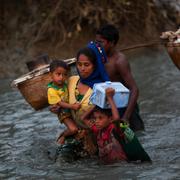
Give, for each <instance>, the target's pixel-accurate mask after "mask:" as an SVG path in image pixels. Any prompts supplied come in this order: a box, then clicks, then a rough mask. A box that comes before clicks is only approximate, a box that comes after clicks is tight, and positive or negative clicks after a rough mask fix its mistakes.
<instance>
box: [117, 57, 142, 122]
mask: <svg viewBox="0 0 180 180" xmlns="http://www.w3.org/2000/svg"><path fill="white" fill-rule="evenodd" d="M116 67H117V71H118V73H119V74H120V76H121V78H122V80H123V82H124V85H125V86H126V87H127V88H128V89H129V90H130V96H129V102H128V106H127V108H126V111H125V113H124V115H123V117H122V119H125V120H129V118H130V116H131V114H132V112H133V110H134V108H135V105H136V102H137V99H138V95H139V90H138V87H137V85H136V82H135V80H134V78H133V76H132V73H131V69H130V65H129V63H128V61H127V60H126V58H125V56H123V55H121V56H120V57H119V59H118V60H117V61H116Z"/></svg>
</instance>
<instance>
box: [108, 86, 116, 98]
mask: <svg viewBox="0 0 180 180" xmlns="http://www.w3.org/2000/svg"><path fill="white" fill-rule="evenodd" d="M114 94H115V90H114V89H113V88H110V87H108V88H106V96H107V97H113V96H114Z"/></svg>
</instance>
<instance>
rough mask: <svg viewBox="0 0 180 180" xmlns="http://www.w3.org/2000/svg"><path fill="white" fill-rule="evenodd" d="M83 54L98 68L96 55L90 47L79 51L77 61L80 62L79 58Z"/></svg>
mask: <svg viewBox="0 0 180 180" xmlns="http://www.w3.org/2000/svg"><path fill="white" fill-rule="evenodd" d="M81 54H83V55H85V56H87V57H88V59H89V60H90V61H91V63H92V64H93V65H94V66H96V54H95V53H94V51H93V50H92V49H90V48H88V47H85V48H82V49H80V50H79V51H78V53H77V55H76V59H77V61H78V59H79V56H80V55H81Z"/></svg>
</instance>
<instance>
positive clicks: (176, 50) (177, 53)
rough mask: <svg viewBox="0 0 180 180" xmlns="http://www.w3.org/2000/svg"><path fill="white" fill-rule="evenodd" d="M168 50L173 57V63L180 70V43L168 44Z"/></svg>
mask: <svg viewBox="0 0 180 180" xmlns="http://www.w3.org/2000/svg"><path fill="white" fill-rule="evenodd" d="M166 49H167V51H168V53H169V56H170V57H171V59H172V61H173V63H174V64H175V65H176V67H177V68H178V69H180V43H171V42H169V43H167V44H166Z"/></svg>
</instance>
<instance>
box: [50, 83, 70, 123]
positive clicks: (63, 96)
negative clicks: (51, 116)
mask: <svg viewBox="0 0 180 180" xmlns="http://www.w3.org/2000/svg"><path fill="white" fill-rule="evenodd" d="M47 96H48V103H49V104H50V105H54V104H57V103H58V102H60V101H63V102H68V99H69V96H68V88H67V84H64V86H63V87H62V88H60V87H58V86H56V85H55V84H54V83H53V82H50V83H49V84H48V92H47ZM70 117H71V113H70V110H69V109H65V108H60V109H59V112H58V118H59V121H60V122H61V123H62V122H63V120H64V119H66V118H70Z"/></svg>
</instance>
